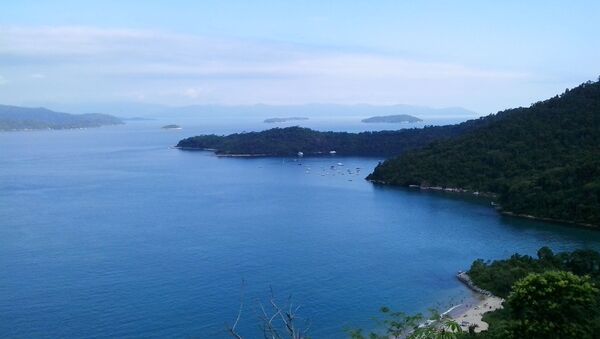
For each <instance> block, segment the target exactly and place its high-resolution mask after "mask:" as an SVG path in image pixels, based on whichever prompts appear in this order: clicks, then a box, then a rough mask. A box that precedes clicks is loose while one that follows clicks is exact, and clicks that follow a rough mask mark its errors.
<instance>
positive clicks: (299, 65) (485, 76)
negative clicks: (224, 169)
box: [0, 26, 530, 104]
mask: <svg viewBox="0 0 600 339" xmlns="http://www.w3.org/2000/svg"><path fill="white" fill-rule="evenodd" d="M0 46H2V48H0V66H2V67H3V68H4V69H12V70H13V73H19V72H27V73H25V74H24V76H25V77H27V76H29V77H30V78H31V79H41V78H44V77H46V76H47V75H48V74H49V75H51V76H52V78H53V79H57V82H56V83H54V84H53V85H52V86H53V87H52V88H49V89H48V90H49V91H61V90H62V91H63V92H62V94H61V95H62V96H68V95H71V94H69V93H73V94H72V95H87V96H91V95H92V93H95V94H94V95H100V94H98V93H105V94H104V95H111V94H110V93H115V92H122V93H136V97H141V96H143V97H146V98H152V97H156V98H159V99H161V100H164V101H169V100H171V99H173V100H176V98H186V99H187V100H192V101H194V100H208V99H210V100H213V101H215V102H222V103H234V102H233V101H237V102H252V101H254V102H259V101H263V102H280V101H282V100H283V101H285V100H288V101H307V102H311V101H312V102H315V101H336V100H337V101H342V102H345V101H349V103H350V101H353V100H361V101H365V102H372V103H378V102H381V101H385V102H386V103H390V102H391V103H395V102H402V101H408V102H410V103H415V101H418V100H423V98H427V97H426V96H424V95H423V94H421V95H420V96H419V95H417V96H415V95H416V94H417V92H416V91H415V88H416V87H419V86H421V87H420V89H421V90H422V91H427V90H428V89H429V88H431V87H432V84H433V85H434V87H436V86H439V87H440V88H443V86H450V85H455V84H456V83H460V84H461V86H463V87H467V88H468V87H469V86H471V87H472V86H476V85H477V84H481V83H482V82H495V81H500V82H514V81H523V80H524V79H528V78H529V77H530V75H529V74H525V73H520V72H514V71H505V70H497V69H486V68H479V67H473V66H469V65H462V64H456V63H448V62H444V61H435V62H430V61H421V60H415V59H411V58H407V57H405V56H403V55H389V54H384V53H379V52H377V51H361V52H356V51H352V50H346V49H328V48H323V47H320V46H310V45H299V44H291V43H285V42H275V41H261V40H249V39H245V40H242V39H225V38H219V39H217V38H212V37H205V36H196V35H185V34H174V33H168V32H162V31H152V30H131V29H104V28H94V27H63V26H60V27H6V26H4V27H2V26H0ZM31 69H36V72H34V73H32V72H31ZM13 75H18V74H11V76H13ZM0 83H1V80H0ZM92 85H93V86H94V87H93V88H92ZM48 86H50V85H48ZM411 86H412V87H415V86H416V87H415V88H411ZM88 87H89V88H88ZM100 87H104V88H106V89H107V90H105V91H98V90H96V89H97V88H100ZM406 88H409V89H410V90H409V91H406V90H405V89H406ZM403 89H404V92H401V90H403ZM463 89H464V88H463ZM409 92H410V94H407V93H409ZM450 92H452V91H450ZM403 93H404V94H405V95H402V94H403ZM48 95H50V93H48ZM113 95H118V94H113ZM170 97H171V98H170ZM421 97H423V98H421ZM410 98H415V99H416V100H407V99H410ZM0 99H2V97H0ZM86 99H87V98H86ZM448 104H457V103H455V102H452V103H448Z"/></svg>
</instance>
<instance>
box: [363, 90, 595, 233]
mask: <svg viewBox="0 0 600 339" xmlns="http://www.w3.org/2000/svg"><path fill="white" fill-rule="evenodd" d="M495 117H496V119H495V120H494V121H492V122H491V123H490V124H488V125H487V126H483V127H482V128H479V129H476V130H472V131H471V132H469V133H466V134H464V135H461V136H459V137H457V138H454V139H452V140H443V141H438V142H434V143H432V144H431V145H429V146H427V147H425V148H423V149H420V150H413V151H411V152H408V153H406V154H403V155H401V156H399V157H397V158H394V159H391V160H388V161H385V162H384V163H382V164H381V165H379V166H378V167H377V168H376V169H375V171H374V173H373V174H371V175H370V176H369V179H372V180H377V181H381V182H385V183H388V184H394V185H425V186H442V187H455V188H464V189H470V190H474V191H485V192H493V193H497V194H498V196H499V202H500V205H501V206H502V207H503V209H504V210H505V211H509V212H513V213H516V214H527V215H534V216H537V217H544V218H551V219H557V220H564V221H573V222H578V223H585V224H593V225H600V147H599V145H600V83H599V82H595V83H594V82H587V83H585V84H583V85H580V86H579V87H576V88H574V89H572V90H567V91H566V92H565V93H563V94H562V95H560V96H556V97H554V98H552V99H549V100H546V101H543V102H538V103H536V104H533V105H532V106H531V107H529V108H516V109H510V110H506V111H503V112H499V113H498V114H496V115H495Z"/></svg>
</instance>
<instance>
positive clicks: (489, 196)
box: [367, 179, 600, 230]
mask: <svg viewBox="0 0 600 339" xmlns="http://www.w3.org/2000/svg"><path fill="white" fill-rule="evenodd" d="M367 180H368V181H370V182H372V183H374V184H377V185H385V186H396V187H403V188H406V189H412V190H417V189H418V190H420V191H425V192H427V191H431V192H439V193H451V194H458V195H465V196H466V195H473V196H476V197H481V198H486V199H489V200H490V202H491V206H492V207H494V209H495V210H496V211H498V213H500V214H501V215H504V216H508V217H516V218H523V219H530V220H539V221H545V222H551V223H557V224H563V226H571V227H572V226H576V227H584V228H587V229H596V230H600V225H594V224H587V223H581V222H576V221H569V220H562V219H553V218H546V217H538V216H535V215H531V214H522V213H514V212H511V211H506V210H503V209H502V206H500V205H498V203H496V202H495V201H494V199H496V198H497V197H498V195H497V194H496V193H493V192H479V191H470V190H468V189H463V188H442V187H440V186H433V187H430V186H419V185H395V184H391V183H389V182H387V181H384V180H377V179H367Z"/></svg>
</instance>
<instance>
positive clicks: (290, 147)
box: [177, 116, 496, 156]
mask: <svg viewBox="0 0 600 339" xmlns="http://www.w3.org/2000/svg"><path fill="white" fill-rule="evenodd" d="M495 118H496V117H494V116H490V117H485V118H480V119H474V120H469V121H466V122H463V123H461V124H456V125H447V126H428V127H425V128H411V129H403V130H398V131H381V132H362V133H347V132H319V131H314V130H311V129H308V128H302V127H288V128H273V129H269V130H266V131H262V132H249V133H236V134H231V135H227V136H218V135H200V136H195V137H191V138H187V139H183V140H181V141H180V142H179V143H178V144H177V147H181V148H193V149H213V150H216V153H217V154H252V155H267V156H290V155H295V154H297V153H298V152H303V153H304V154H305V155H318V154H327V153H328V152H330V151H336V152H337V154H340V155H361V156H393V155H399V154H402V153H404V152H406V151H408V150H412V149H417V148H420V147H424V146H425V145H427V144H429V143H431V142H433V141H437V140H443V139H448V138H452V137H456V136H459V135H462V134H464V133H467V132H468V131H472V130H475V129H478V128H480V127H482V126H486V125H488V124H489V123H491V122H492V121H493V120H495Z"/></svg>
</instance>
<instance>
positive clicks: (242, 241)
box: [0, 120, 600, 338]
mask: <svg viewBox="0 0 600 339" xmlns="http://www.w3.org/2000/svg"><path fill="white" fill-rule="evenodd" d="M171 122H175V123H180V122H179V121H162V120H157V121H144V122H130V123H128V124H127V125H124V126H115V127H103V128H98V129H88V130H68V131H41V132H10V133H1V134H0V155H1V156H0V336H2V337H20V338H36V337H39V338H44V337H47V338H57V337H65V338H71V337H73V338H81V337H98V338H105V337H196V338H226V337H228V336H227V333H226V331H225V329H226V324H231V323H233V322H234V320H235V317H236V315H237V311H238V308H239V305H240V296H241V294H242V292H243V300H244V307H243V313H242V321H241V323H240V326H239V329H240V331H241V332H242V333H244V334H245V335H246V337H247V338H253V337H257V336H258V335H259V334H260V332H259V330H258V323H257V316H258V313H259V304H260V303H263V304H265V303H267V302H268V297H269V293H270V289H271V288H272V289H273V291H274V293H275V295H276V296H277V297H278V298H279V299H280V300H281V301H282V302H284V301H285V300H286V299H287V297H288V296H289V295H292V298H293V301H294V302H295V303H296V304H299V305H302V308H301V310H300V314H301V315H302V316H303V317H305V318H308V319H310V321H311V323H312V325H311V328H312V329H311V332H310V333H311V335H312V336H313V337H315V338H341V337H344V331H343V330H344V328H348V327H354V328H355V327H363V328H366V329H369V328H372V327H373V323H372V322H371V318H372V317H373V316H375V315H377V312H378V309H379V308H380V306H382V305H388V306H390V307H392V308H393V309H397V310H403V311H406V312H421V311H425V310H426V309H427V308H428V307H432V306H438V307H440V308H446V307H447V306H448V305H449V303H451V302H455V303H456V302H460V300H462V299H465V298H470V297H471V294H470V292H469V291H467V290H466V289H465V288H464V287H463V286H461V285H460V284H459V282H458V281H457V280H456V279H455V273H456V271H458V270H464V269H467V268H468V267H469V265H470V263H471V262H472V261H473V260H474V259H476V258H484V259H496V258H503V257H506V256H509V255H511V254H512V253H514V252H520V253H524V254H535V252H536V250H537V249H538V248H539V247H541V246H544V245H548V246H550V247H551V248H553V249H554V250H556V251H560V250H572V249H575V248H595V249H598V248H600V246H599V244H600V232H594V231H591V230H587V229H581V228H573V227H565V226H562V225H557V224H549V223H543V222H536V221H529V220H523V219H518V218H510V217H504V216H501V215H499V214H497V213H496V212H495V211H494V209H492V208H491V207H490V206H489V202H486V201H485V200H477V199H474V198H470V197H460V196H455V195H449V194H435V193H423V192H419V191H414V190H408V189H400V188H389V187H379V186H374V185H372V184H371V183H369V182H367V181H365V180H364V177H365V176H366V175H367V174H368V173H369V172H370V171H371V170H372V169H373V167H374V166H375V165H376V164H377V162H378V161H380V160H382V159H376V158H341V157H321V158H305V159H300V160H297V159H292V158H286V159H281V158H257V159H238V158H218V157H216V156H214V155H213V154H211V153H208V152H190V151H180V150H177V149H172V148H170V147H169V146H172V145H174V144H175V143H176V142H177V141H178V140H179V139H181V138H183V137H187V136H191V135H196V134H199V133H213V132H214V133H219V134H220V133H228V132H235V131H241V130H255V129H261V128H265V126H264V125H261V124H252V123H247V124H240V123H239V121H238V122H236V123H237V125H236V123H233V122H224V123H219V122H214V121H213V122H208V121H205V122H204V121H201V122H196V123H192V122H189V121H188V122H187V124H188V125H184V129H183V130H181V131H165V130H161V129H160V128H159V127H160V126H162V125H164V124H166V123H171ZM312 124H313V125H311V127H316V128H320V129H338V130H361V129H364V128H365V127H364V126H362V125H358V124H347V125H343V124H336V125H335V126H333V125H332V126H328V125H327V124H325V123H324V124H321V125H319V123H314V122H312ZM369 127H371V126H369ZM384 127H385V126H384ZM295 160H296V161H295ZM338 162H341V163H343V166H336V167H335V170H332V169H331V166H332V165H336V164H337V163H338ZM357 168H360V171H358V172H359V173H357V170H356V169H357ZM348 170H350V173H349V171H348ZM242 281H243V284H242ZM242 285H243V287H242Z"/></svg>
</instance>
